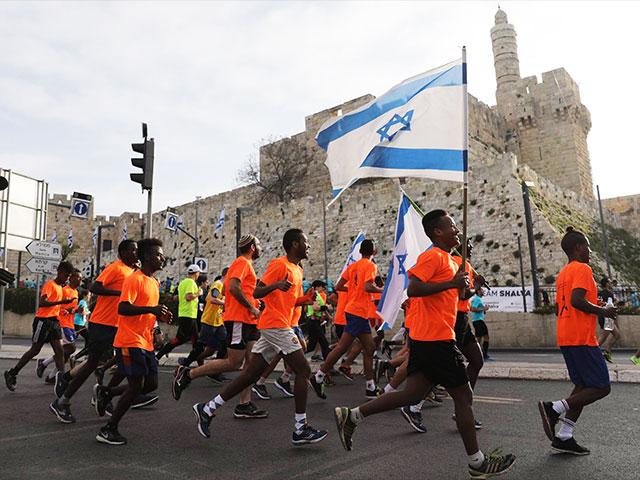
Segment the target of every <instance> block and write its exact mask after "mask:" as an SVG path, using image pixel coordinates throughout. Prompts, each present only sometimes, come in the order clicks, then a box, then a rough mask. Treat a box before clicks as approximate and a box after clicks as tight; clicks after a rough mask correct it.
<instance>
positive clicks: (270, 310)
mask: <svg viewBox="0 0 640 480" xmlns="http://www.w3.org/2000/svg"><path fill="white" fill-rule="evenodd" d="M285 278H286V279H288V280H289V282H291V288H290V289H289V290H288V291H286V292H283V291H282V290H279V289H276V290H274V291H272V292H271V293H269V294H268V295H267V296H266V297H264V298H263V301H264V310H263V311H262V314H260V318H258V328H259V329H260V330H264V329H267V328H291V325H292V321H293V315H294V314H295V309H296V301H297V300H298V298H300V297H302V296H303V295H304V292H303V290H302V268H301V267H300V266H299V265H296V264H295V263H291V262H290V261H289V260H288V259H287V257H280V258H276V259H275V260H271V262H269V265H268V266H267V270H266V271H265V272H264V275H263V276H262V277H261V278H260V281H261V282H262V283H264V284H265V285H271V284H272V283H275V282H277V281H278V280H283V279H285Z"/></svg>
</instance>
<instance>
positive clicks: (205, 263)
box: [193, 257, 209, 273]
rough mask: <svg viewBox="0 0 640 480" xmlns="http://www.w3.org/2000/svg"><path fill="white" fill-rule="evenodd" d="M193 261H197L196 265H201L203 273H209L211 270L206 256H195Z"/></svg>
mask: <svg viewBox="0 0 640 480" xmlns="http://www.w3.org/2000/svg"><path fill="white" fill-rule="evenodd" d="M193 263H195V264H196V265H198V266H199V267H200V271H201V272H202V273H207V271H208V270H209V262H208V261H207V259H206V258H203V257H195V258H194V259H193Z"/></svg>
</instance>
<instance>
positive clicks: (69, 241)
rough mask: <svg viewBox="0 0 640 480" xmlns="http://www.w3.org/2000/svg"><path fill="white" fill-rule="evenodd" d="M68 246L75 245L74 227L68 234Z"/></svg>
mask: <svg viewBox="0 0 640 480" xmlns="http://www.w3.org/2000/svg"><path fill="white" fill-rule="evenodd" d="M67 247H69V248H72V247H73V229H72V228H70V229H69V235H67Z"/></svg>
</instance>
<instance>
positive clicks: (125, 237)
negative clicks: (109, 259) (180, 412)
mask: <svg viewBox="0 0 640 480" xmlns="http://www.w3.org/2000/svg"><path fill="white" fill-rule="evenodd" d="M126 239H127V224H126V223H123V224H122V240H126Z"/></svg>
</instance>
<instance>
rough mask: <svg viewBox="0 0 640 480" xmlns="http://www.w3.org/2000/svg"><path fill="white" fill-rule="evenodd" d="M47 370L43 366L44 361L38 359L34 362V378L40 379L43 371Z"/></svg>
mask: <svg viewBox="0 0 640 480" xmlns="http://www.w3.org/2000/svg"><path fill="white" fill-rule="evenodd" d="M46 369H47V366H46V365H45V364H44V360H43V359H41V358H39V359H38V361H37V362H36V376H37V377H38V378H42V375H44V371H45V370H46Z"/></svg>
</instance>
